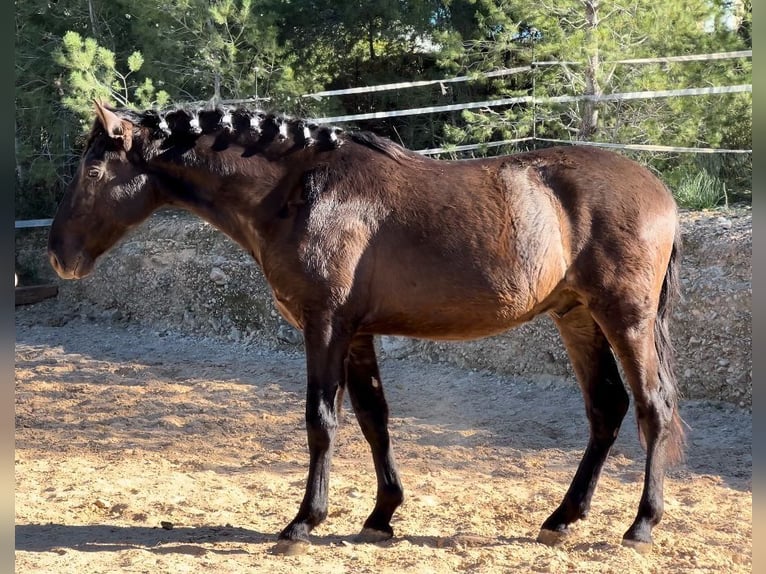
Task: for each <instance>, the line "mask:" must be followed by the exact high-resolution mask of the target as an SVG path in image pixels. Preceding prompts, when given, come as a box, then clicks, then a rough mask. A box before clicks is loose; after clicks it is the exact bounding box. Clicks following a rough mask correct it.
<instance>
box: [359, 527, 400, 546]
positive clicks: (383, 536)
mask: <svg viewBox="0 0 766 574" xmlns="http://www.w3.org/2000/svg"><path fill="white" fill-rule="evenodd" d="M393 537H394V535H393V534H392V533H391V532H385V531H383V530H375V529H374V528H362V531H361V532H360V533H359V534H357V535H356V536H355V537H354V542H367V543H373V542H383V541H384V540H389V539H391V538H393Z"/></svg>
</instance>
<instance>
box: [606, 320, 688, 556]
mask: <svg viewBox="0 0 766 574" xmlns="http://www.w3.org/2000/svg"><path fill="white" fill-rule="evenodd" d="M653 315H654V314H653V313H649V312H644V313H643V314H642V313H640V312H637V311H636V309H635V308H631V309H630V310H629V312H627V313H618V314H615V313H609V314H608V315H606V314H605V315H604V316H603V317H598V320H599V322H600V324H601V325H602V327H603V329H604V333H605V334H606V336H607V338H608V339H609V341H610V343H611V345H612V347H613V348H614V349H615V352H616V353H617V355H618V356H619V358H620V362H621V363H622V367H623V371H624V373H625V377H626V379H627V381H628V384H629V385H630V388H631V391H632V393H633V399H634V401H635V408H636V418H637V420H638V427H639V428H638V430H639V434H640V436H641V438H642V442H643V443H644V445H645V447H646V466H645V472H644V487H643V491H642V494H641V500H640V502H639V505H638V512H637V515H636V518H635V520H634V521H633V524H632V525H631V526H630V528H629V529H628V530H627V532H625V534H624V536H623V539H622V543H623V545H624V546H628V547H632V548H634V549H636V550H637V551H639V552H641V553H646V552H649V551H650V550H651V547H652V536H651V534H652V529H653V527H654V526H656V525H657V524H658V523H659V522H660V519H661V518H662V514H663V510H664V502H663V484H664V479H665V469H666V467H667V465H668V464H669V463H673V462H676V461H677V460H678V459H680V458H681V456H682V452H683V444H684V433H683V428H682V426H681V418H680V416H679V413H678V397H677V390H676V386H675V380H674V378H673V373H672V368H671V366H670V364H669V358H670V357H669V355H670V354H671V349H670V348H669V342H668V340H667V334H666V332H665V331H666V328H667V325H666V317H664V316H663V315H662V313H661V314H660V315H658V316H656V317H655V316H653ZM620 317H635V318H636V319H635V320H633V321H632V323H631V324H630V325H625V324H624V323H622V322H621V321H620V319H619V318H620ZM639 317H640V319H639Z"/></svg>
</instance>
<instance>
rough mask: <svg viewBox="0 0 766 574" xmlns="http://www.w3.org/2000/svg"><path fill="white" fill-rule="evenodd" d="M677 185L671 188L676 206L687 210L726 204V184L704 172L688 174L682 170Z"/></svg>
mask: <svg viewBox="0 0 766 574" xmlns="http://www.w3.org/2000/svg"><path fill="white" fill-rule="evenodd" d="M677 177H678V178H679V181H678V184H677V185H675V186H674V187H673V188H672V191H673V196H674V197H675V198H676V201H677V202H678V205H680V206H681V207H685V208H687V209H712V208H713V207H717V206H719V205H721V204H723V203H726V204H728V196H727V194H726V184H725V183H724V182H723V181H721V180H720V179H719V178H718V177H716V176H714V175H711V174H710V173H708V172H707V171H705V170H700V171H698V172H697V173H690V172H689V171H688V170H683V171H682V172H681V174H680V176H677Z"/></svg>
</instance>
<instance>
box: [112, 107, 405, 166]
mask: <svg viewBox="0 0 766 574" xmlns="http://www.w3.org/2000/svg"><path fill="white" fill-rule="evenodd" d="M113 111H114V112H115V113H117V114H118V115H119V116H120V117H122V118H124V119H126V120H129V121H131V122H133V123H134V124H136V125H139V126H141V127H146V128H149V129H150V130H151V134H152V138H153V139H155V140H165V139H167V138H183V139H187V138H196V137H199V136H200V135H203V134H210V135H218V136H220V138H223V140H224V141H233V142H237V143H238V144H240V145H243V146H245V147H253V146H255V147H256V148H261V149H265V148H266V147H268V146H270V145H271V144H274V143H277V144H287V145H288V146H289V145H290V143H292V144H293V146H300V147H310V146H316V147H317V148H318V149H320V150H325V151H327V150H332V149H336V148H338V147H340V146H341V145H342V144H343V142H344V141H347V140H351V141H354V142H355V143H358V144H361V145H364V146H366V147H369V148H371V149H374V150H376V151H379V152H381V153H383V154H385V155H387V156H389V157H391V158H392V159H395V160H397V161H401V160H403V159H405V158H407V157H409V155H408V153H407V151H406V150H405V149H404V148H402V147H401V146H399V145H398V144H395V143H394V142H392V141H391V140H388V139H386V138H382V137H379V136H377V135H375V134H373V133H372V132H367V131H360V132H348V133H347V132H345V131H344V130H342V129H341V128H338V127H335V126H328V125H319V124H316V123H314V122H312V121H311V120H310V119H302V118H291V117H289V116H286V115H279V114H276V113H272V112H265V111H263V110H258V109H255V110H253V109H249V108H244V107H238V108H233V109H232V108H224V107H222V106H217V107H215V108H198V107H197V108H195V107H191V106H186V107H183V106H177V107H173V108H170V109H165V110H156V109H153V110H146V111H143V112H136V111H134V110H130V109H126V108H121V109H113ZM187 141H188V140H187Z"/></svg>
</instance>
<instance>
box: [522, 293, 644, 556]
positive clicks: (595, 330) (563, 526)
mask: <svg viewBox="0 0 766 574" xmlns="http://www.w3.org/2000/svg"><path fill="white" fill-rule="evenodd" d="M554 322H555V323H556V326H557V327H558V329H559V332H560V333H561V338H562V339H563V341H564V345H565V346H566V349H567V352H568V353H569V357H570V359H571V361H572V366H573V367H574V370H575V374H576V375H577V380H578V381H579V383H580V387H581V388H582V393H583V398H584V399H585V411H586V413H587V415H588V420H589V422H590V439H589V441H588V446H587V448H586V449H585V453H584V454H583V457H582V460H581V461H580V465H579V466H578V468H577V472H576V473H575V476H574V478H573V479H572V484H571V485H570V486H569V489H568V490H567V492H566V494H565V495H564V500H563V501H562V502H561V504H560V505H559V507H558V508H557V509H556V510H555V511H554V512H553V514H551V515H550V517H548V519H547V520H546V521H545V522H544V523H543V526H542V528H541V529H540V533H539V535H538V537H537V540H538V541H539V542H543V543H545V544H549V545H554V544H557V543H559V542H560V541H561V540H562V539H563V538H564V537H565V536H566V535H567V534H568V532H569V525H570V524H572V523H573V522H575V521H577V520H580V519H584V518H586V517H587V514H588V511H589V509H590V503H591V499H592V498H593V493H594V492H595V490H596V485H597V483H598V479H599V476H600V474H601V469H602V468H603V466H604V462H605V461H606V457H607V455H608V454H609V450H610V449H611V447H612V444H614V441H615V439H616V438H617V433H618V431H619V429H620V425H621V423H622V420H623V418H624V417H625V413H626V412H627V410H628V404H629V398H628V393H627V392H626V390H625V387H624V385H623V384H622V380H621V379H620V374H619V371H618V370H617V363H616V362H615V359H614V356H613V354H612V351H611V349H610V348H609V344H608V343H607V340H606V338H605V337H604V334H603V333H602V331H601V329H600V327H599V326H598V325H597V324H596V323H595V321H594V320H593V318H592V317H591V314H590V312H589V311H588V310H587V309H586V308H585V307H583V306H578V307H575V308H574V309H572V310H571V311H569V312H568V313H567V314H566V315H564V316H563V317H559V318H554Z"/></svg>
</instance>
